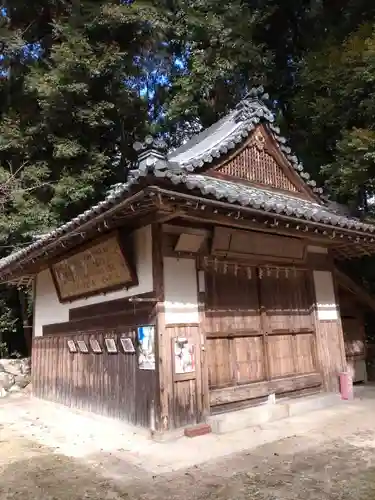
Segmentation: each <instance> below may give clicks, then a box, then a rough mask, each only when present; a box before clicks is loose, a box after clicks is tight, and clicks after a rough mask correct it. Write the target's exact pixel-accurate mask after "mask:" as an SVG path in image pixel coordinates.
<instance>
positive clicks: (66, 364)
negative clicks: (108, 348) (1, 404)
mask: <svg viewBox="0 0 375 500" xmlns="http://www.w3.org/2000/svg"><path fill="white" fill-rule="evenodd" d="M119 330H120V331H119V332H118V333H113V331H112V333H110V334H108V333H107V332H103V331H97V332H90V333H87V334H70V335H64V334H62V335H51V336H47V337H37V338H35V339H34V345H33V359H32V368H33V369H32V387H33V395H34V396H36V397H38V398H41V399H46V400H49V401H53V402H56V403H60V404H64V405H66V406H70V407H72V408H78V409H80V410H86V411H91V412H94V413H98V414H101V415H104V416H108V417H113V418H117V419H121V420H125V421H127V422H130V423H132V424H135V425H139V426H143V427H149V423H150V406H151V404H152V401H153V400H155V376H154V373H155V372H153V371H148V370H140V369H139V368H138V360H137V354H125V353H123V352H121V347H119V351H120V352H119V353H117V354H109V353H107V352H105V350H103V353H102V354H94V353H92V352H90V353H88V354H82V353H70V352H69V350H68V347H67V340H68V339H69V340H85V341H86V343H87V344H88V343H89V340H90V339H91V338H92V339H96V340H98V342H99V343H100V345H101V346H103V342H104V337H107V338H109V337H110V338H114V339H116V342H117V345H118V346H119V338H120V336H121V334H123V333H125V332H124V331H123V329H122V328H120V329H119Z"/></svg>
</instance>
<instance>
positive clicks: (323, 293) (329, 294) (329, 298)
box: [313, 271, 338, 321]
mask: <svg viewBox="0 0 375 500" xmlns="http://www.w3.org/2000/svg"><path fill="white" fill-rule="evenodd" d="M313 274H314V285H315V296H316V308H317V316H318V320H320V321H334V320H337V319H338V312H337V305H336V298H335V290H334V285H333V277H332V273H331V272H329V271H314V273H313Z"/></svg>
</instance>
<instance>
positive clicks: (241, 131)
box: [168, 86, 324, 197]
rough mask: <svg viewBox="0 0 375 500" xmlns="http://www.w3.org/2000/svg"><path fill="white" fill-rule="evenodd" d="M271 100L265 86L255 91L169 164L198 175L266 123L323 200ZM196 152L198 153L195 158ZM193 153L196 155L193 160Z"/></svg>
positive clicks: (171, 156)
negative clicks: (277, 119) (283, 130)
mask: <svg viewBox="0 0 375 500" xmlns="http://www.w3.org/2000/svg"><path fill="white" fill-rule="evenodd" d="M268 99H269V95H268V94H267V93H265V92H264V88H263V87H262V86H260V87H257V88H253V89H251V90H250V91H249V92H248V93H247V94H246V95H245V97H244V98H243V99H241V101H240V102H239V103H238V104H237V105H236V106H235V108H234V109H233V110H232V111H230V112H229V113H228V114H227V115H225V116H224V117H222V118H221V119H220V120H218V121H217V122H215V123H214V124H213V125H211V126H210V127H207V128H206V129H204V130H203V131H202V132H200V133H199V134H196V135H195V136H193V137H192V138H191V139H189V141H187V142H186V143H185V144H184V145H183V146H182V147H181V148H178V149H176V150H174V151H172V152H171V153H170V154H169V155H168V160H169V161H173V162H175V163H176V162H177V163H179V164H180V166H181V168H182V169H184V170H185V171H186V172H196V171H197V170H199V169H201V168H202V167H203V166H205V165H206V164H207V163H212V162H213V161H215V160H216V159H218V158H220V157H221V156H223V155H225V154H227V153H228V152H229V151H230V150H231V149H234V148H235V147H236V146H237V145H239V144H240V143H242V142H243V141H244V140H245V139H246V138H247V137H248V136H249V134H250V132H252V131H253V130H254V129H255V128H256V127H257V126H258V125H259V124H261V123H262V122H266V126H267V129H268V131H269V133H270V135H271V136H272V138H273V139H274V140H275V142H276V144H277V146H278V148H279V149H280V151H281V153H282V154H283V155H284V156H285V157H286V159H287V160H288V161H289V163H290V164H291V166H292V168H293V169H294V171H295V172H296V173H297V174H298V176H299V177H300V178H301V180H302V181H303V182H304V183H305V184H306V185H307V186H308V187H309V188H310V189H311V190H312V191H313V192H314V193H315V194H316V195H318V196H319V197H321V196H322V195H323V193H324V191H323V189H322V188H321V187H318V186H317V183H316V181H315V180H314V179H312V178H311V176H310V174H309V173H308V172H306V171H305V169H304V167H303V163H302V162H301V161H300V160H299V158H298V157H297V155H296V154H294V153H293V152H292V149H291V148H290V146H288V140H287V139H286V138H285V137H284V136H282V135H281V132H280V128H279V127H278V126H277V125H275V124H274V122H275V116H274V113H273V112H272V111H271V109H270V108H269V107H268V105H267V104H266V102H265V101H266V100H268ZM221 129H223V135H222V137H220V134H218V133H219V132H220V130H221ZM225 132H227V133H225ZM211 135H212V136H213V137H214V136H216V135H219V137H214V140H213V142H212V144H210V142H209V138H210V136H211ZM202 143H207V144H206V145H205V146H204V147H203V148H202V150H201V151H199V145H200V144H202ZM195 149H197V150H198V151H196V152H195V154H193V152H194V150H195ZM189 151H190V152H191V153H192V154H191V155H190V156H189V155H188V153H189Z"/></svg>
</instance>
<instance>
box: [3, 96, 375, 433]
mask: <svg viewBox="0 0 375 500" xmlns="http://www.w3.org/2000/svg"><path fill="white" fill-rule="evenodd" d="M273 119H274V117H273V115H272V113H271V112H270V111H269V109H267V107H266V105H265V104H264V102H263V100H262V96H261V95H260V94H259V92H256V91H254V92H252V93H251V95H249V96H248V97H247V98H245V99H244V100H243V101H242V102H241V103H240V104H239V105H238V106H237V107H236V108H235V109H234V110H233V111H232V112H230V113H229V114H228V115H227V116H225V117H224V118H223V119H221V120H220V121H219V122H217V123H216V124H214V125H213V126H211V127H210V128H208V129H207V130H205V131H203V132H202V133H201V134H198V135H197V136H195V137H193V138H192V139H191V140H189V141H188V142H187V143H186V144H185V145H183V146H182V147H181V148H179V149H177V150H175V151H172V152H170V153H168V154H167V153H165V152H164V150H163V149H162V147H161V146H162V145H161V144H159V143H158V142H157V141H153V140H152V139H147V140H146V142H145V143H144V144H137V145H136V147H137V149H138V163H137V165H136V166H135V167H134V169H133V170H132V171H131V173H130V175H129V178H128V180H127V182H126V183H124V184H121V185H118V186H116V187H115V188H114V189H113V190H112V191H111V192H110V193H109V194H108V196H107V198H106V199H105V200H104V201H102V202H101V203H99V204H98V205H96V206H93V207H92V208H91V209H90V210H88V211H86V212H85V213H83V214H81V215H79V216H78V217H76V218H75V219H73V220H71V221H70V222H68V223H67V224H65V225H63V226H61V227H59V228H58V229H56V230H54V231H52V232H51V233H49V234H47V235H44V236H43V237H41V238H40V239H38V240H37V241H36V242H34V243H33V244H31V245H30V246H29V247H27V248H25V249H22V250H20V251H18V252H16V253H13V254H11V255H10V256H9V257H6V258H5V259H2V260H1V261H0V278H1V280H2V282H7V283H13V284H16V285H20V284H31V283H33V286H34V294H35V295H34V297H35V304H34V326H33V351H32V379H33V380H32V386H33V393H34V395H35V396H37V397H39V398H44V399H48V400H52V401H56V402H58V403H63V404H65V405H69V406H73V407H76V408H80V409H85V410H89V411H93V412H97V413H100V414H104V415H108V416H111V417H114V418H120V419H123V420H126V421H128V422H130V423H133V424H136V425H140V426H143V427H147V428H148V427H150V426H151V428H152V429H156V430H167V429H173V428H177V427H182V426H185V425H188V424H193V423H198V422H203V421H205V419H207V417H208V416H209V415H210V414H212V413H215V412H222V411H230V410H233V409H238V408H241V407H245V406H249V405H254V404H259V403H261V402H262V401H264V400H265V398H267V397H268V396H269V395H271V394H272V395H273V394H275V397H276V398H278V397H283V396H285V395H290V394H293V395H301V396H303V395H305V394H310V393H312V392H319V391H329V392H337V391H338V389H339V388H338V376H339V373H340V372H342V371H345V370H346V369H347V355H348V356H349V357H350V356H352V357H351V358H350V359H351V363H352V366H353V367H354V368H353V369H354V370H355V371H356V372H358V373H359V372H361V370H362V371H363V370H365V368H364V361H363V360H364V347H363V346H364V341H363V335H364V333H363V319H361V317H360V315H359V314H357V313H358V311H359V309H358V308H360V307H362V306H361V304H360V303H361V297H360V296H359V295H358V294H357V292H356V291H355V290H354V291H353V289H352V290H350V289H351V286H350V285H348V282H347V281H346V282H345V279H346V278H345V276H344V278H343V277H342V275H341V274H340V272H338V271H337V270H336V262H337V261H339V260H343V259H351V258H359V257H361V256H363V255H369V254H372V253H374V252H375V227H374V226H373V225H369V224H366V223H363V222H361V221H359V220H357V219H354V218H350V217H349V216H347V215H345V214H342V213H338V212H337V211H336V210H334V209H332V208H331V207H330V206H329V205H327V204H326V203H325V202H324V201H323V199H322V198H321V194H322V191H321V189H320V188H318V187H317V186H316V184H315V182H314V181H313V180H311V179H310V178H309V175H308V173H307V172H305V171H304V170H303V167H302V165H301V163H300V162H299V161H298V159H297V157H296V156H295V155H294V154H293V153H292V152H291V150H290V148H289V147H288V146H287V145H286V144H285V143H286V141H285V139H284V138H283V137H281V136H280V131H279V129H278V128H277V127H276V126H274V125H273ZM340 276H341V277H340ZM342 282H344V284H343V285H342ZM345 283H346V284H345ZM340 290H341V292H340ZM339 293H342V294H344V295H345V294H346V297H348V296H349V300H348V304H349V305H347V306H345V307H351V308H352V311H351V312H350V314H349V319H350V318H351V319H352V321H351V323H350V325H351V326H350V328H349V327H348V331H349V329H351V333H350V335H351V337H350V339H352V340H353V338H354V340H355V342H352V341H351V340H350V339H348V340H347V344H348V345H350V346H353V345H355V346H356V347H355V349H357V351H358V352H354V353H353V352H352V351H351V352H350V353H348V352H349V351H348V348H347V353H346V350H345V339H344V335H343V324H344V320H342V318H341V315H340V303H339ZM350 293H351V294H352V295H351V299H350ZM348 294H349V295H348ZM369 300H370V299H369ZM356 301H359V302H358V308H357V307H356V306H355V304H356ZM362 302H363V301H362ZM367 305H369V304H367ZM371 307H372V305H371ZM373 307H374V308H375V306H373ZM353 309H354V312H353ZM353 318H354V319H353ZM347 323H348V322H347ZM353 336H354V337H353ZM361 342H362V344H361ZM358 346H359V347H358ZM361 346H362V347H361ZM350 349H351V348H350ZM350 349H349V350H350ZM356 363H357V364H356ZM354 365H355V366H354ZM362 378H365V374H364V375H363V377H362Z"/></svg>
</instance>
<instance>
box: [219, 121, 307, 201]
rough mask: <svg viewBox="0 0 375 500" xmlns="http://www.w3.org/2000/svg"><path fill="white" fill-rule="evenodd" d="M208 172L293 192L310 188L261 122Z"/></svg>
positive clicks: (296, 192)
mask: <svg viewBox="0 0 375 500" xmlns="http://www.w3.org/2000/svg"><path fill="white" fill-rule="evenodd" d="M210 173H211V174H213V175H215V174H216V175H220V177H228V178H232V179H233V178H236V179H241V180H244V181H248V182H251V183H254V184H258V185H262V186H266V187H269V188H272V189H277V190H282V191H289V192H292V193H295V194H298V193H299V194H305V195H306V194H308V193H309V191H310V190H309V188H308V187H307V186H306V185H305V184H304V182H303V180H302V179H300V177H299V176H298V174H297V173H296V172H295V171H294V169H293V167H292V166H291V165H290V163H289V161H288V160H287V159H286V158H285V156H284V155H283V153H282V152H281V151H280V150H279V149H278V147H277V145H276V144H275V143H274V140H273V139H272V138H271V137H270V136H269V134H268V132H267V131H266V130H265V128H264V127H263V126H262V125H260V126H259V127H258V128H257V129H256V130H255V131H254V133H253V134H252V135H251V137H250V138H249V140H248V141H247V142H246V144H245V145H244V146H243V147H242V148H241V149H240V150H239V151H236V153H235V154H234V155H233V156H232V157H231V158H230V159H229V160H227V161H226V162H225V163H224V164H221V165H219V166H218V167H216V168H215V169H214V170H212V171H211V172H210ZM228 180H229V179H228Z"/></svg>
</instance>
